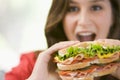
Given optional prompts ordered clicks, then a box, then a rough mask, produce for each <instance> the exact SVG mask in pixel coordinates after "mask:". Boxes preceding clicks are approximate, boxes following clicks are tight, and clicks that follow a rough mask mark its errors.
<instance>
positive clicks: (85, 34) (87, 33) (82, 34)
mask: <svg viewBox="0 0 120 80" xmlns="http://www.w3.org/2000/svg"><path fill="white" fill-rule="evenodd" d="M80 35H81V36H88V35H92V33H90V32H86V33H80Z"/></svg>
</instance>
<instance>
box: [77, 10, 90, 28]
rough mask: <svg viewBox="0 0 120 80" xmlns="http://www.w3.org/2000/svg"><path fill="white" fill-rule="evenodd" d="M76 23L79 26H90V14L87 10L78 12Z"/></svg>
mask: <svg viewBox="0 0 120 80" xmlns="http://www.w3.org/2000/svg"><path fill="white" fill-rule="evenodd" d="M77 24H78V25H79V26H84V27H85V26H90V25H91V16H90V14H89V13H88V12H87V11H81V12H80V13H79V14H78V20H77Z"/></svg>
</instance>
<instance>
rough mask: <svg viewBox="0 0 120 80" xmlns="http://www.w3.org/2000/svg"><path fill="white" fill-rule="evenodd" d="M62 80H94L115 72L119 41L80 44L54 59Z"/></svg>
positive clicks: (61, 51)
mask: <svg viewBox="0 0 120 80" xmlns="http://www.w3.org/2000/svg"><path fill="white" fill-rule="evenodd" d="M54 62H56V64H57V68H58V70H57V71H58V74H59V76H60V77H61V79H62V80H94V78H95V77H100V76H104V75H107V74H111V73H113V72H115V71H116V70H117V68H118V65H119V64H120V63H119V62H120V41H119V40H115V39H99V40H95V41H85V42H80V43H77V44H75V45H72V46H69V47H67V48H64V49H61V50H59V51H58V54H56V56H55V57H54Z"/></svg>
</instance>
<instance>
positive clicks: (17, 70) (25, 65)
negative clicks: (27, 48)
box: [5, 52, 36, 80]
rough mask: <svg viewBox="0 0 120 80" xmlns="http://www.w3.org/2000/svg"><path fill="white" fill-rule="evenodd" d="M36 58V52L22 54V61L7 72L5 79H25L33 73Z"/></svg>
mask: <svg viewBox="0 0 120 80" xmlns="http://www.w3.org/2000/svg"><path fill="white" fill-rule="evenodd" d="M35 61H36V58H35V54H34V52H30V53H27V54H22V56H21V58H20V63H19V64H18V65H17V66H16V67H14V68H12V70H11V71H10V72H8V73H6V74H5V80H25V79H27V78H28V77H29V76H30V74H31V73H32V70H33V67H34V64H35Z"/></svg>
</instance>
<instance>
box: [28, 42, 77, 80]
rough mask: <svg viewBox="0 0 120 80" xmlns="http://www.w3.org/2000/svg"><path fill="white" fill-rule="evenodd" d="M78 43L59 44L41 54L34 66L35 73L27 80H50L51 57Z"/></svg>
mask: <svg viewBox="0 0 120 80" xmlns="http://www.w3.org/2000/svg"><path fill="white" fill-rule="evenodd" d="M78 42H79V41H66V42H59V43H56V44H55V45H53V46H51V47H50V48H48V49H47V50H45V51H44V52H42V53H40V55H39V56H38V58H37V61H36V64H35V66H34V69H33V72H32V74H31V76H30V77H29V78H28V79H27V80H48V79H49V80H50V74H49V71H48V63H49V61H50V59H51V55H52V54H53V53H55V52H56V51H58V50H60V49H62V48H65V47H68V46H70V45H74V44H76V43H78ZM52 80H53V79H52Z"/></svg>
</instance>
